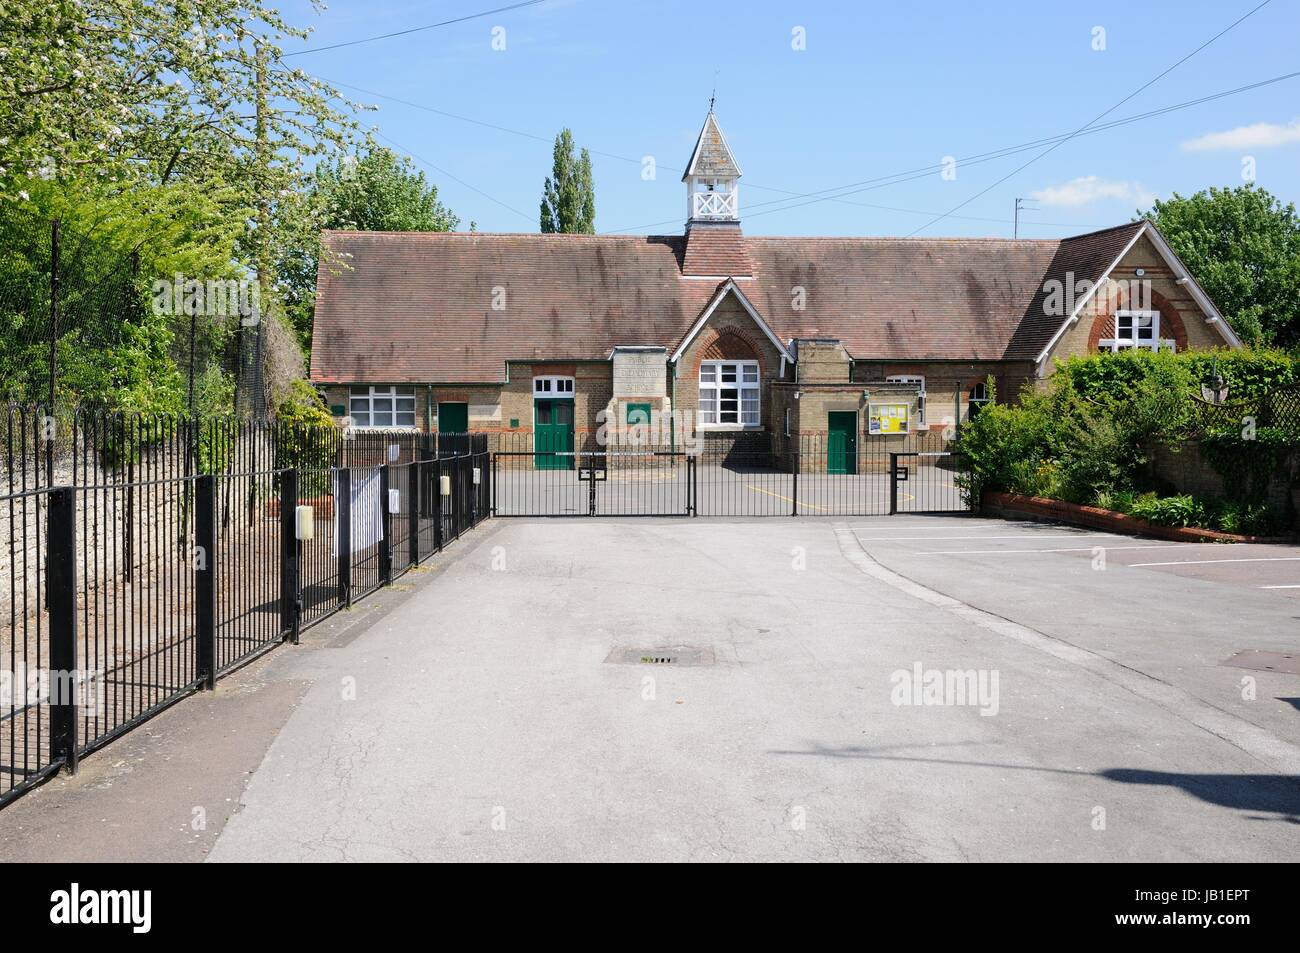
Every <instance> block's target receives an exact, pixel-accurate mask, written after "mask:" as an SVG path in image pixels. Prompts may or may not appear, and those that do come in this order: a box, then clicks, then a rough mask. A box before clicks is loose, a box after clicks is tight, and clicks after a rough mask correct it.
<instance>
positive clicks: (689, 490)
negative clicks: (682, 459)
mask: <svg viewBox="0 0 1300 953" xmlns="http://www.w3.org/2000/svg"><path fill="white" fill-rule="evenodd" d="M698 479H699V477H698V475H697V474H696V472H695V457H693V456H692V455H690V454H689V453H688V454H687V455H686V515H687V516H692V517H694V516H697V515H698V514H697V513H696V512H695V487H696V485H697V483H696V481H697V480H698Z"/></svg>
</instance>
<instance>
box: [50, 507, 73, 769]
mask: <svg viewBox="0 0 1300 953" xmlns="http://www.w3.org/2000/svg"><path fill="white" fill-rule="evenodd" d="M76 492H77V491H76V490H75V489H74V488H73V487H70V486H61V487H59V488H58V489H57V490H53V491H51V493H50V502H49V512H48V514H47V522H46V533H47V538H46V546H47V549H46V559H47V563H46V566H47V570H46V571H47V575H46V577H45V580H46V581H45V585H46V590H45V595H46V602H47V603H48V605H49V609H50V668H51V669H53V672H52V678H51V680H50V693H51V697H50V763H51V764H58V763H59V762H60V761H62V762H63V766H64V767H65V768H67V769H68V770H69V771H72V772H75V771H76V770H77V695H78V694H79V692H80V686H79V684H78V679H77V560H76V551H77V523H76Z"/></svg>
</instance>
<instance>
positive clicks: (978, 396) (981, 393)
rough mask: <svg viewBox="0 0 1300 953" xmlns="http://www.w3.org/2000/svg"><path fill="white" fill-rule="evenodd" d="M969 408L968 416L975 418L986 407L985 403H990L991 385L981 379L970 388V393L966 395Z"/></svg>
mask: <svg viewBox="0 0 1300 953" xmlns="http://www.w3.org/2000/svg"><path fill="white" fill-rule="evenodd" d="M966 400H967V404H968V408H967V411H966V416H967V417H968V418H969V419H971V420H974V419H975V416H976V415H977V414H978V413H979V412H980V411H981V410H983V409H984V405H985V404H987V403H989V385H988V384H987V383H985V382H984V381H980V382H979V383H978V384H976V385H975V386H974V387H972V388H971V389H970V394H968V395H967V397H966Z"/></svg>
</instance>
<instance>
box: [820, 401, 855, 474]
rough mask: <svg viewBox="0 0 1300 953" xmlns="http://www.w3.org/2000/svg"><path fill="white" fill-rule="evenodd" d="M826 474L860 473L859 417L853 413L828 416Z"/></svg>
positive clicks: (838, 412)
mask: <svg viewBox="0 0 1300 953" xmlns="http://www.w3.org/2000/svg"><path fill="white" fill-rule="evenodd" d="M826 472H827V473H857V472H858V415H857V414H856V413H853V412H852V411H837V412H835V413H831V414H828V415H827V420H826Z"/></svg>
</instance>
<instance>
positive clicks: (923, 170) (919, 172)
mask: <svg viewBox="0 0 1300 953" xmlns="http://www.w3.org/2000/svg"><path fill="white" fill-rule="evenodd" d="M1296 77H1300V70H1297V71H1295V72H1291V73H1284V74H1283V75H1281V76H1274V77H1272V78H1270V79H1265V80H1260V81H1259V82H1255V83H1249V84H1247V85H1245V86H1238V87H1236V88H1235V89H1228V90H1223V91H1221V92H1218V93H1211V94H1210V95H1207V96H1201V97H1199V98H1197V99H1191V100H1187V101H1186V102H1182V103H1175V104H1173V105H1170V106H1162V107H1160V108H1159V109H1152V110H1149V111H1147V112H1145V113H1139V114H1136V115H1133V116H1129V117H1127V118H1124V119H1115V120H1112V121H1111V122H1108V123H1102V124H1100V125H1096V126H1092V127H1091V128H1089V129H1087V130H1085V131H1084V132H1082V133H1077V134H1078V135H1081V136H1090V135H1094V134H1096V133H1099V132H1107V131H1109V130H1111V129H1116V128H1118V127H1120V126H1126V125H1129V124H1131V123H1135V122H1141V121H1142V120H1145V119H1151V118H1154V117H1156V116H1162V115H1165V114H1166V113H1171V112H1176V111H1178V110H1181V109H1188V108H1191V107H1192V106H1199V105H1201V104H1203V103H1207V102H1211V101H1213V100H1216V99H1223V98H1225V97H1227V96H1235V95H1237V94H1239V93H1244V92H1249V91H1251V90H1253V89H1258V88H1260V87H1262V86H1269V85H1272V84H1273V83H1280V82H1282V81H1284V80H1289V79H1295V78H1296ZM1074 135H1075V134H1073V133H1062V134H1059V135H1056V136H1048V137H1045V138H1042V139H1035V140H1032V141H1030V142H1024V143H1021V144H1019V145H1016V146H1007V147H1005V148H1002V149H994V150H992V151H990V152H984V153H977V154H975V155H971V156H967V157H965V158H960V159H957V160H956V162H957V164H958V165H959V166H972V165H979V164H980V163H982V162H991V161H993V160H995V159H1002V158H1006V157H1007V156H1011V155H1015V154H1017V153H1020V152H1027V151H1028V150H1030V149H1034V148H1037V147H1038V146H1041V145H1044V144H1046V143H1050V142H1057V141H1064V140H1065V139H1067V138H1071V137H1072V136H1074ZM941 169H943V164H942V163H938V164H935V165H927V166H920V167H917V168H915V169H909V170H907V171H904V172H895V173H891V174H889V175H882V176H877V177H875V178H872V179H863V180H861V181H859V182H852V183H848V184H845V185H838V186H832V187H830V188H826V189H820V190H817V191H814V192H808V193H806V196H807V201H803V202H790V200H788V199H773V200H771V201H768V202H758V203H755V204H754V205H751V206H749V207H748V209H747V210H746V213H745V216H746V218H754V217H756V216H759V215H768V214H771V213H773V212H784V211H787V210H789V209H795V208H803V207H804V206H806V205H815V204H816V203H818V202H834V201H841V202H842V201H843V197H844V196H846V195H858V194H861V193H862V192H870V191H873V190H875V189H881V188H886V187H888V186H891V185H901V184H902V183H904V182H911V181H914V180H916V179H922V178H925V177H927V176H930V175H933V174H934V173H936V172H938V171H940V170H941ZM873 183H874V184H873ZM832 192H833V193H835V194H834V195H832V194H829V193H832ZM791 194H792V195H796V196H797V195H798V193H791ZM782 202H790V204H785V205H781V207H780V208H769V209H766V210H765V211H758V212H755V211H752V210H753V209H756V208H762V207H764V206H770V205H778V204H780V203H782ZM844 204H846V205H859V204H865V203H858V202H844ZM868 207H870V206H868ZM946 217H958V216H954V215H952V214H951V213H949V214H948V215H947V216H946ZM677 221H679V220H678V219H668V220H666V221H662V222H651V223H648V224H644V225H633V226H630V227H628V228H618V229H613V231H615V232H628V231H637V230H640V229H643V228H654V227H656V226H658V225H671V224H674V223H676V222H677Z"/></svg>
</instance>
